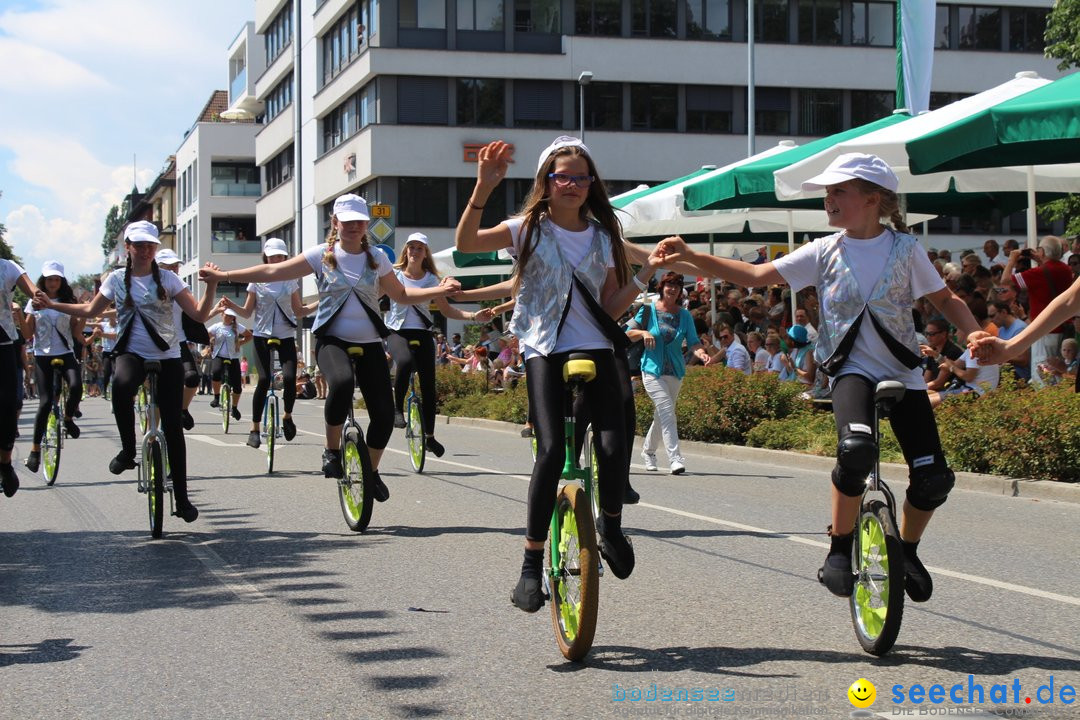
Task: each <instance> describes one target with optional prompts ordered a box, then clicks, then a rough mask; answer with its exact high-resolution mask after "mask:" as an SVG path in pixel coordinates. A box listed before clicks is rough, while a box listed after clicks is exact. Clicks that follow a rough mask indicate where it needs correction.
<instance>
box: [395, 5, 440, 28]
mask: <svg viewBox="0 0 1080 720" xmlns="http://www.w3.org/2000/svg"><path fill="white" fill-rule="evenodd" d="M398 27H402V28H417V29H426V30H445V29H446V0H401V3H400V4H399V5H398Z"/></svg>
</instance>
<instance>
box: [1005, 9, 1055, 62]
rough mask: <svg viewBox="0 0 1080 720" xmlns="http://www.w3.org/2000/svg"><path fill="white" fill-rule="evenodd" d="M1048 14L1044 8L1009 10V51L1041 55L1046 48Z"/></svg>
mask: <svg viewBox="0 0 1080 720" xmlns="http://www.w3.org/2000/svg"><path fill="white" fill-rule="evenodd" d="M1046 13H1047V11H1046V10H1045V9H1042V8H1011V9H1010V10H1009V49H1010V50H1012V51H1014V52H1037V53H1041V52H1043V50H1045V48H1046V42H1045V40H1044V39H1043V33H1045V32H1046Z"/></svg>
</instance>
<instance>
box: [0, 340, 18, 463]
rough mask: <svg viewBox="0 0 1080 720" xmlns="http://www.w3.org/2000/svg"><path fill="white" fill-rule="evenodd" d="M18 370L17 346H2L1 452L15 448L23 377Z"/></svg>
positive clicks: (0, 370) (0, 384) (0, 365)
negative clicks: (19, 397)
mask: <svg viewBox="0 0 1080 720" xmlns="http://www.w3.org/2000/svg"><path fill="white" fill-rule="evenodd" d="M18 368H19V361H18V358H17V353H16V351H15V346H14V345H13V344H12V343H6V344H4V345H0V450H3V451H5V452H8V451H10V450H11V449H12V448H13V447H15V431H16V430H17V429H18V424H19V418H18V409H17V406H18V404H19V401H18V393H19V390H21V389H22V388H21V387H20V386H19V383H20V381H21V379H22V376H21V374H19V373H17V370H18ZM3 408H7V409H6V410H4V409H3Z"/></svg>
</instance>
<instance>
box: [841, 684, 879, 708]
mask: <svg viewBox="0 0 1080 720" xmlns="http://www.w3.org/2000/svg"><path fill="white" fill-rule="evenodd" d="M847 696H848V700H850V701H851V704H852V705H854V706H855V707H857V708H868V707H870V706H871V705H873V704H874V700H875V699H876V698H877V688H875V687H874V684H873V683H872V682H870V681H869V680H867V679H866V678H859V679H858V680H856V681H855V682H853V683H851V687H849V688H848V690H847Z"/></svg>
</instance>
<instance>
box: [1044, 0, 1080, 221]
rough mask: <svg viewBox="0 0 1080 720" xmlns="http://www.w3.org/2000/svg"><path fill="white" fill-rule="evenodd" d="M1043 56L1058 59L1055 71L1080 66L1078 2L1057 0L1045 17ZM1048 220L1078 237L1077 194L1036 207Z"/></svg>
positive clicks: (1079, 208) (1079, 203)
mask: <svg viewBox="0 0 1080 720" xmlns="http://www.w3.org/2000/svg"><path fill="white" fill-rule="evenodd" d="M1043 39H1044V40H1045V41H1046V57H1049V58H1057V59H1058V60H1060V61H1061V62H1059V63H1058V70H1067V69H1068V68H1069V67H1070V66H1076V67H1080V0H1056V2H1055V3H1054V7H1053V8H1052V9H1051V10H1050V13H1049V14H1048V15H1047V16H1046V33H1045V34H1044V35H1043ZM1039 213H1040V214H1041V215H1043V217H1046V218H1048V219H1050V220H1064V221H1065V233H1066V234H1067V235H1080V195H1070V196H1068V197H1066V198H1062V199H1061V200H1054V201H1053V202H1048V203H1046V204H1044V205H1041V206H1040V207H1039Z"/></svg>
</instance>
